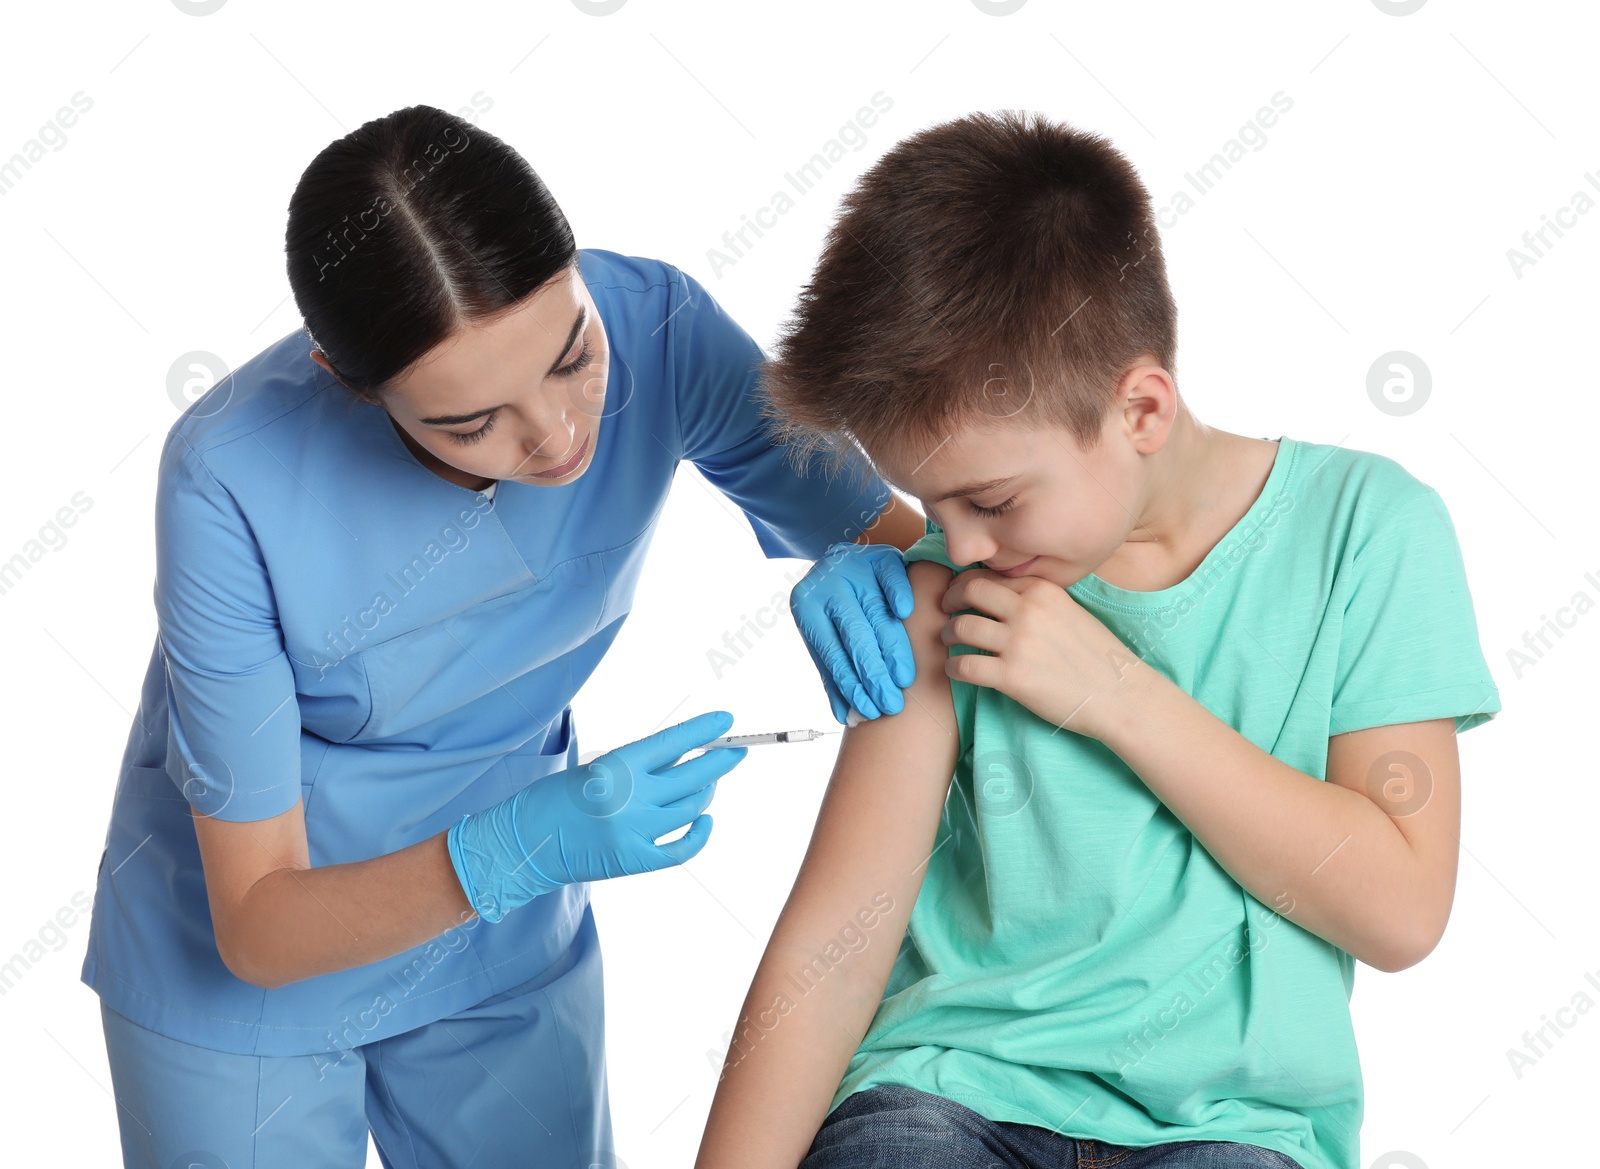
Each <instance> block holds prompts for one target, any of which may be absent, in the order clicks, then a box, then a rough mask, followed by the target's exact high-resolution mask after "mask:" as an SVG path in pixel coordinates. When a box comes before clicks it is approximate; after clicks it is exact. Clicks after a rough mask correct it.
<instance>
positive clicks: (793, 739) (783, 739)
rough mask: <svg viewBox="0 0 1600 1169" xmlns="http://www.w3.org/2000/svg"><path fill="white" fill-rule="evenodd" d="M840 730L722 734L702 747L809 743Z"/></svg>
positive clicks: (709, 748) (835, 733)
mask: <svg viewBox="0 0 1600 1169" xmlns="http://www.w3.org/2000/svg"><path fill="white" fill-rule="evenodd" d="M842 733H843V732H841V731H811V730H806V731H770V732H768V733H767V734H764V735H724V736H723V737H722V738H720V739H712V740H711V742H709V743H707V744H706V745H705V747H704V748H703V749H704V750H706V751H709V750H711V748H713V747H759V746H761V745H762V744H763V743H809V742H810V741H811V740H812V739H820V738H822V736H823V735H837V734H842Z"/></svg>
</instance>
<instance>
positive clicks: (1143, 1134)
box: [829, 438, 1500, 1169]
mask: <svg viewBox="0 0 1600 1169" xmlns="http://www.w3.org/2000/svg"><path fill="white" fill-rule="evenodd" d="M928 526H929V532H928V534H927V535H925V536H924V537H923V538H922V539H921V540H919V541H918V542H917V543H916V544H915V545H914V546H913V547H912V548H911V549H910V550H909V551H908V552H907V553H906V560H907V561H908V562H910V561H916V560H934V561H937V562H939V563H941V564H944V565H946V566H947V567H950V568H954V569H956V570H957V571H961V570H962V568H963V567H970V566H956V565H952V564H951V563H950V561H949V560H948V558H947V557H946V554H945V542H944V533H943V532H942V531H941V530H939V529H937V528H935V527H934V526H933V525H932V523H931V522H930V523H929V525H928ZM1067 591H1068V592H1069V593H1070V594H1071V595H1072V597H1073V599H1074V600H1076V601H1077V602H1078V603H1079V604H1080V605H1082V606H1083V607H1084V608H1085V609H1087V610H1088V611H1089V612H1091V613H1093V614H1094V615H1095V616H1096V617H1097V618H1099V620H1100V621H1101V622H1103V623H1104V624H1105V625H1106V626H1107V628H1109V629H1110V630H1111V631H1112V632H1113V633H1115V634H1116V635H1117V636H1118V637H1119V638H1120V639H1121V640H1122V641H1123V643H1124V644H1126V645H1127V646H1128V647H1129V648H1130V649H1132V650H1133V651H1134V652H1135V653H1137V654H1139V656H1140V657H1142V658H1143V659H1144V660H1145V661H1146V662H1148V663H1149V664H1150V665H1152V666H1154V667H1155V668H1156V669H1158V670H1160V671H1161V672H1162V673H1163V674H1164V675H1166V676H1167V677H1168V678H1170V679H1171V680H1172V681H1173V682H1175V683H1177V684H1178V685H1179V686H1180V687H1182V688H1183V690H1184V691H1185V692H1186V693H1188V694H1190V695H1191V696H1193V697H1194V698H1195V699H1196V700H1198V701H1199V702H1200V704H1201V705H1203V706H1204V707H1205V708H1206V709H1207V710H1209V711H1211V712H1212V713H1213V714H1214V715H1216V716H1217V717H1218V718H1220V719H1221V720H1223V721H1224V722H1226V723H1227V724H1228V725H1230V726H1232V727H1233V728H1234V729H1235V730H1237V731H1239V732H1240V733H1241V734H1242V735H1244V736H1245V738H1247V739H1249V740H1250V741H1251V742H1252V743H1254V744H1256V745H1257V746H1258V747H1260V748H1261V749H1262V750H1264V751H1267V752H1270V753H1271V754H1272V755H1274V756H1275V757H1277V758H1278V759H1281V760H1282V761H1283V762H1285V763H1287V764H1289V765H1290V766H1292V767H1295V768H1297V769H1298V770H1300V771H1303V772H1305V773H1306V774H1307V775H1311V776H1314V777H1316V778H1317V779H1325V778H1326V777H1325V770H1326V765H1327V754H1328V739H1329V737H1330V736H1332V735H1335V734H1339V733H1341V732H1344V731H1353V730H1359V729H1362V728H1365V727H1372V726H1380V725H1384V724H1389V723H1404V722H1417V721H1421V720H1424V719H1435V718H1444V717H1454V719H1455V723H1456V731H1457V733H1460V732H1462V731H1465V730H1467V729H1469V728H1471V727H1474V726H1477V725H1478V724H1479V723H1481V722H1484V721H1486V720H1488V719H1489V718H1491V717H1492V716H1493V715H1494V714H1495V713H1496V712H1498V711H1499V710H1500V700H1499V694H1498V691H1497V690H1496V688H1495V684H1494V681H1493V680H1492V679H1491V677H1490V674H1489V669H1488V666H1487V664H1486V663H1485V661H1484V657H1483V653H1482V651H1481V649H1480V647H1479V644H1478V633H1477V623H1476V620H1475V617H1474V613H1473V607H1472V600H1471V597H1470V595H1469V593H1468V590H1467V582H1466V576H1465V571H1464V569H1463V565H1462V559H1461V552H1460V548H1459V545H1458V543H1457V540H1456V534H1455V529H1454V526H1453V525H1452V523H1451V520H1450V516H1449V513H1448V511H1447V510H1446V508H1445V505H1444V502H1443V501H1442V500H1441V498H1440V497H1439V495H1438V493H1437V492H1436V491H1434V490H1433V488H1431V487H1429V486H1427V485H1426V484H1424V483H1422V482H1420V481H1419V480H1417V479H1415V478H1413V477H1412V476H1411V475H1410V474H1409V473H1408V472H1407V471H1406V470H1405V469H1404V468H1403V467H1401V466H1400V464H1398V463H1396V462H1395V461H1393V460H1392V459H1388V458H1385V457H1383V456H1381V455H1376V454H1371V453H1368V452H1363V451H1354V450H1346V449H1342V448H1339V447H1333V446H1326V445H1322V444H1318V443H1310V442H1297V441H1295V440H1294V439H1290V438H1280V439H1279V440H1278V451H1277V455H1276V459H1275V462H1274V463H1273V467H1272V471H1271V474H1270V475H1269V477H1268V479H1267V481H1266V485H1265V487H1264V488H1263V490H1262V492H1261V494H1260V495H1259V496H1258V497H1257V499H1256V500H1255V502H1254V503H1253V504H1252V505H1251V507H1250V509H1249V510H1248V511H1247V512H1246V513H1245V515H1244V516H1243V518H1241V519H1240V520H1239V522H1238V523H1237V524H1235V525H1234V526H1233V528H1231V529H1230V530H1229V531H1228V533H1227V534H1226V535H1225V536H1223V538H1222V539H1221V540H1220V541H1219V542H1218V543H1217V544H1216V546H1215V547H1213V548H1212V549H1211V551H1210V552H1209V553H1208V554H1207V555H1206V557H1205V559H1204V560H1203V561H1202V562H1201V564H1200V565H1199V567H1198V568H1196V569H1195V571H1194V572H1193V573H1192V574H1190V576H1189V577H1188V578H1187V579H1186V580H1184V581H1182V582H1181V583H1179V584H1176V585H1173V586H1172V587H1171V588H1166V589H1159V590H1156V591H1154V592H1136V591H1131V590H1128V589H1123V588H1119V587H1117V586H1115V585H1111V584H1108V583H1107V582H1105V581H1103V580H1101V579H1099V578H1098V577H1096V576H1094V575H1089V576H1085V577H1084V578H1083V579H1082V580H1079V581H1078V582H1077V583H1075V584H1073V585H1070V586H1068V588H1067ZM950 652H951V653H952V654H958V653H983V652H986V651H983V650H979V649H975V648H973V647H971V646H966V645H953V646H951V647H950ZM951 688H952V691H953V698H954V703H955V710H956V716H957V721H958V723H959V730H960V737H961V750H960V757H959V760H958V762H957V764H956V770H955V775H954V778H953V781H952V784H951V787H950V791H949V794H948V796H947V798H946V802H945V807H944V813H943V815H942V817H941V819H940V823H939V829H938V834H937V836H936V838H935V844H934V848H933V853H932V857H931V859H930V860H929V862H928V868H927V873H926V875H925V877H924V880H923V885H922V888H921V891H920V893H919V895H918V897H917V901H916V904H915V906H914V907H913V909H912V913H911V919H910V926H909V929H908V930H907V933H906V936H905V938H904V940H903V942H902V944H901V949H900V953H899V955H898V957H897V958H896V960H895V964H894V967H893V970H892V971H891V973H890V976H889V981H888V984H887V986H886V987H885V989H884V995H883V1000H882V1002H881V1003H880V1004H879V1007H878V1011H877V1014H876V1016H875V1018H874V1019H873V1021H872V1025H871V1027H870V1028H869V1029H868V1031H867V1033H866V1036H865V1037H864V1039H863V1040H862V1043H861V1045H860V1048H859V1050H858V1051H857V1052H856V1054H855V1056H854V1057H853V1058H852V1059H851V1061H850V1064H849V1067H848V1069H847V1070H846V1073H845V1076H844V1079H843V1082H842V1083H841V1084H840V1086H839V1089H838V1091H837V1093H836V1094H835V1096H834V1098H833V1100H832V1102H831V1103H830V1106H829V1108H830V1111H831V1110H832V1108H834V1107H837V1106H838V1104H839V1103H841V1102H842V1101H843V1100H844V1099H845V1098H846V1097H848V1096H850V1095H851V1094H852V1093H855V1092H859V1091H862V1090H863V1089H866V1088H870V1087H873V1086H875V1085H878V1084H901V1085H905V1086H907V1087H911V1088H918V1089H921V1090H922V1091H925V1092H932V1093H935V1094H937V1095H940V1096H943V1097H946V1098H947V1099H950V1100H954V1101H956V1102H957V1103H959V1104H963V1105H965V1106H967V1107H968V1108H971V1109H972V1110H974V1111H975V1112H978V1113H979V1114H980V1115H983V1116H985V1117H988V1118H989V1119H991V1120H996V1121H1014V1122H1018V1123H1022V1124H1031V1125H1039V1126H1042V1127H1044V1128H1048V1129H1052V1130H1055V1131H1058V1132H1060V1133H1062V1134H1064V1135H1067V1136H1075V1137H1079V1138H1082V1139H1092V1140H1099V1141H1107V1142H1111V1143H1115V1144H1122V1145H1131V1146H1136V1147H1142V1146H1147V1145H1156V1144H1165V1143H1168V1142H1172V1141H1184V1140H1220V1141H1242V1142H1245V1143H1248V1144H1254V1145H1259V1146H1262V1147H1265V1148H1269V1149H1276V1150H1278V1151H1280V1152H1283V1153H1285V1154H1287V1155H1288V1156H1290V1157H1293V1158H1294V1159H1295V1160H1296V1161H1298V1162H1299V1163H1300V1164H1301V1165H1302V1166H1304V1167H1305V1169H1358V1165H1357V1162H1358V1159H1359V1143H1358V1132H1359V1129H1360V1126H1361V1119H1362V1088H1361V1069H1360V1065H1359V1062H1358V1060H1357V1055H1356V1044H1355V1036H1354V1033H1353V1029H1352V1027H1351V1021H1350V1011H1349V996H1350V990H1351V987H1352V982H1353V978H1354V960H1353V959H1352V958H1351V957H1350V956H1349V955H1348V954H1347V953H1345V952H1344V951H1343V950H1340V949H1339V948H1338V947H1336V946H1334V945H1332V944H1331V943H1329V942H1326V941H1324V940H1323V939H1321V938H1319V937H1317V936H1316V935H1315V934H1313V933H1311V932H1309V931H1308V930H1306V929H1303V928H1302V927H1301V926H1299V925H1297V924H1295V923H1294V922H1293V921H1291V920H1289V919H1288V918H1286V917H1283V916H1281V914H1280V912H1279V910H1280V909H1283V908H1287V903H1286V902H1284V903H1283V904H1281V905H1274V904H1268V903H1265V902H1263V901H1259V900H1257V899H1256V898H1255V897H1253V896H1251V895H1250V894H1249V893H1247V892H1245V891H1244V890H1243V889H1242V888H1241V887H1240V886H1239V885H1238V884H1237V883H1236V882H1235V881H1234V880H1233V879H1232V878H1231V877H1229V876H1228V874H1227V873H1226V872H1225V871H1224V870H1223V869H1222V868H1221V866H1219V865H1218V864H1217V862H1216V861H1215V860H1213V859H1212V857H1211V855H1210V854H1209V853H1208V852H1207V851H1206V850H1205V848H1204V847H1203V846H1202V845H1201V844H1200V843H1199V842H1198V841H1197V840H1196V839H1195V837H1194V836H1193V835H1192V834H1191V833H1190V832H1189V831H1188V829H1186V828H1185V827H1184V826H1183V824H1182V823H1180V822H1179V821H1178V819H1177V818H1176V817H1175V816H1173V815H1172V813H1171V812H1169V811H1168V810H1167V809H1166V807H1165V806H1164V805H1163V804H1161V803H1160V802H1159V801H1158V800H1157V799H1156V797H1155V796H1154V795H1153V794H1152V793H1151V792H1150V789H1149V788H1147V787H1146V786H1145V785H1144V783H1143V781H1141V780H1140V779H1139V777H1138V776H1137V775H1136V774H1135V773H1134V772H1133V770H1132V769H1131V768H1129V767H1128V766H1127V765H1126V764H1125V763H1123V762H1122V760H1121V759H1120V758H1118V757H1117V755H1116V754H1114V753H1113V752H1112V751H1111V750H1110V749H1109V748H1107V747H1106V746H1105V745H1104V744H1103V743H1101V742H1099V741H1098V740H1096V739H1091V738H1087V737H1084V736H1081V735H1078V734H1075V733H1073V732H1070V731H1066V730H1058V729H1057V728H1055V727H1054V726H1053V725H1052V724H1051V723H1049V722H1047V721H1045V720H1044V719H1041V718H1039V717H1038V716H1037V715H1035V714H1033V713H1032V712H1031V711H1029V710H1028V709H1027V708H1026V707H1024V706H1022V705H1021V704H1020V703H1018V702H1015V701H1013V700H1012V699H1010V698H1007V697H1006V696H1005V695H1003V694H1001V693H1000V692H999V691H997V690H994V689H990V688H987V687H981V686H975V685H972V684H970V683H966V682H959V681H954V680H952V682H951ZM1052 732H1054V733H1052Z"/></svg>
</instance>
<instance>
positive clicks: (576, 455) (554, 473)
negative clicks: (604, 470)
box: [531, 434, 590, 479]
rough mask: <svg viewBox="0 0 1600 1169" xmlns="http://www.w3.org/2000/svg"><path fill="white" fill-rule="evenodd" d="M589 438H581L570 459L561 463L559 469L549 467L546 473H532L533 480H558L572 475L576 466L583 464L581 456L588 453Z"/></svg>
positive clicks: (586, 436)
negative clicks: (581, 440)
mask: <svg viewBox="0 0 1600 1169" xmlns="http://www.w3.org/2000/svg"><path fill="white" fill-rule="evenodd" d="M589 437H590V436H589V435H587V434H586V435H584V436H583V442H582V443H581V444H580V445H579V446H578V449H577V450H576V451H574V452H573V455H572V457H571V458H570V459H568V460H567V461H566V462H564V463H562V464H561V465H560V466H559V467H551V468H550V469H549V470H548V471H534V472H532V473H531V474H532V476H533V478H535V479H559V478H561V476H563V475H570V474H572V472H573V471H576V470H577V469H578V464H579V463H581V462H583V456H584V455H586V454H588V453H589Z"/></svg>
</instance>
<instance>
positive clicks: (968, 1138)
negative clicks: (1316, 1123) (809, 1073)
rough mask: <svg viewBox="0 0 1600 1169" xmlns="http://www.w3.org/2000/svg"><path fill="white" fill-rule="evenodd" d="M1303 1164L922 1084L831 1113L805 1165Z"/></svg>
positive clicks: (1256, 1149)
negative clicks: (969, 1098) (1109, 1131)
mask: <svg viewBox="0 0 1600 1169" xmlns="http://www.w3.org/2000/svg"><path fill="white" fill-rule="evenodd" d="M1113 1166H1115V1169H1300V1164H1299V1162H1298V1161H1295V1160H1294V1159H1293V1158H1292V1157H1288V1156H1286V1155H1284V1154H1283V1153H1279V1152H1277V1151H1275V1150H1273V1149H1263V1148H1261V1147H1260V1146H1258V1145H1246V1144H1239V1143H1236V1142H1234V1141H1175V1142H1173V1143H1171V1144H1165V1145H1150V1146H1147V1147H1146V1148H1142V1149H1134V1148H1129V1147H1128V1146H1126V1145H1113V1144H1110V1143H1108V1142H1106V1141H1090V1140H1079V1139H1077V1138H1076V1137H1067V1136H1060V1135H1058V1134H1056V1133H1054V1132H1051V1131H1050V1130H1049V1129H1047V1128H1040V1127H1038V1126H1036V1125H1032V1124H1013V1123H1011V1122H1010V1121H996V1120H989V1119H987V1118H985V1117H982V1116H979V1115H978V1114H977V1113H976V1112H974V1111H972V1109H970V1108H967V1107H965V1106H964V1105H961V1104H957V1103H956V1102H955V1101H954V1100H946V1099H945V1098H944V1097H943V1096H935V1095H932V1094H931V1093H928V1092H922V1091H918V1090H917V1089H916V1088H905V1087H901V1086H900V1085H898V1084H881V1085H879V1086H878V1087H876V1088H868V1089H867V1090H866V1091H864V1092H856V1093H853V1094H852V1095H849V1096H846V1097H845V1099H844V1102H843V1103H841V1104H840V1105H839V1107H837V1108H835V1109H834V1110H833V1111H832V1112H831V1113H829V1114H828V1118H827V1120H825V1121H823V1122H822V1128H821V1129H819V1130H818V1131H817V1136H816V1139H815V1140H814V1141H813V1142H812V1144H811V1151H810V1152H809V1153H807V1154H806V1159H805V1160H804V1161H802V1162H801V1163H800V1169H1112V1167H1113Z"/></svg>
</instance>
